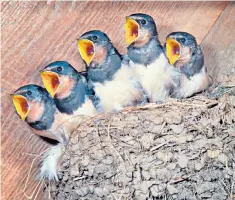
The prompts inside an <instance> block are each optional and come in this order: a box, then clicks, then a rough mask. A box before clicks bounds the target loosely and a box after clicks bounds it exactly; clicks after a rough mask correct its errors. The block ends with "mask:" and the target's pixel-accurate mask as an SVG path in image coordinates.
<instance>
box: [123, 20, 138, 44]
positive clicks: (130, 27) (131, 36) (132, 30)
mask: <svg viewBox="0 0 235 200" xmlns="http://www.w3.org/2000/svg"><path fill="white" fill-rule="evenodd" d="M124 28H125V34H126V43H127V44H128V45H130V44H131V43H133V42H134V41H135V40H136V39H137V38H138V36H139V35H138V32H139V24H138V23H137V22H136V21H135V20H133V19H131V18H130V17H126V23H125V27H124Z"/></svg>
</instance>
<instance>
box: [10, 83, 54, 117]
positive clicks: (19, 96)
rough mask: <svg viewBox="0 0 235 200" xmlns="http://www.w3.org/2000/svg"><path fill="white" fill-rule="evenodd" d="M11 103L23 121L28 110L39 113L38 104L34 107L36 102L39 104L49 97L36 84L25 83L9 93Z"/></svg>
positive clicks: (28, 112)
mask: <svg viewBox="0 0 235 200" xmlns="http://www.w3.org/2000/svg"><path fill="white" fill-rule="evenodd" d="M11 98H12V101H13V104H14V106H15V109H16V112H17V114H18V115H19V116H20V118H21V119H22V120H23V121H24V120H25V119H26V118H27V116H28V115H29V114H30V112H33V111H35V112H37V113H38V114H39V113H40V111H39V110H37V108H38V109H41V108H40V106H37V107H35V105H36V104H38V105H41V104H42V103H44V101H45V100H46V99H47V98H50V97H49V95H48V93H47V91H46V90H45V89H44V88H43V87H41V86H38V85H33V84H32V85H25V86H22V87H20V88H19V89H18V90H16V91H15V92H14V93H13V94H11Z"/></svg>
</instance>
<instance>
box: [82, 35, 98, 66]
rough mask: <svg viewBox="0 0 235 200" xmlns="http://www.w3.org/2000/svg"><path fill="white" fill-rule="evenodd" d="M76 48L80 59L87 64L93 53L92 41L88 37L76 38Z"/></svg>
mask: <svg viewBox="0 0 235 200" xmlns="http://www.w3.org/2000/svg"><path fill="white" fill-rule="evenodd" d="M78 50H79V52H80V55H81V57H82V59H83V60H84V61H85V62H86V64H87V65H89V64H90V63H91V61H92V59H93V56H94V55H95V45H94V43H93V42H92V41H90V40H88V39H79V40H78Z"/></svg>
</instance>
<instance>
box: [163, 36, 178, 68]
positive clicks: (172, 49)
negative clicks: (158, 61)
mask: <svg viewBox="0 0 235 200" xmlns="http://www.w3.org/2000/svg"><path fill="white" fill-rule="evenodd" d="M166 54H167V57H168V59H169V62H170V64H171V65H174V64H175V62H176V61H177V60H178V59H179V58H180V55H181V49H180V43H179V42H177V41H176V40H174V39H172V38H168V39H167V41H166Z"/></svg>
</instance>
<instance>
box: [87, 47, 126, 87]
mask: <svg viewBox="0 0 235 200" xmlns="http://www.w3.org/2000/svg"><path fill="white" fill-rule="evenodd" d="M91 65H94V66H93V67H88V69H87V71H88V74H87V75H88V79H90V80H91V81H92V82H99V83H103V82H105V81H111V80H112V78H113V76H114V75H115V73H116V72H117V71H118V70H119V69H120V67H121V65H122V60H121V57H120V55H119V54H117V53H116V52H115V50H114V51H113V52H112V53H109V54H107V56H106V59H105V61H104V62H103V63H96V62H92V63H91Z"/></svg>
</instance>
